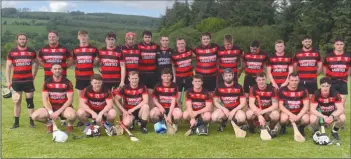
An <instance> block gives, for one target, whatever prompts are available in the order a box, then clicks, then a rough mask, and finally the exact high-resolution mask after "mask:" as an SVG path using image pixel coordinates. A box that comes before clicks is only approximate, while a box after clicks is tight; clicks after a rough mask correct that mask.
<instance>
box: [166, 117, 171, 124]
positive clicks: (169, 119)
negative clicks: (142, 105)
mask: <svg viewBox="0 0 351 159" xmlns="http://www.w3.org/2000/svg"><path fill="white" fill-rule="evenodd" d="M166 122H168V123H172V117H171V116H170V115H168V116H167V117H166Z"/></svg>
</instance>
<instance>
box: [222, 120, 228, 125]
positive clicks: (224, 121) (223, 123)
mask: <svg viewBox="0 0 351 159" xmlns="http://www.w3.org/2000/svg"><path fill="white" fill-rule="evenodd" d="M227 121H228V119H225V120H223V121H222V122H221V126H223V127H225V126H226V124H227Z"/></svg>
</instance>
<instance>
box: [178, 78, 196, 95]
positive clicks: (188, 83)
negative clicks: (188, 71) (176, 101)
mask: <svg viewBox="0 0 351 159" xmlns="http://www.w3.org/2000/svg"><path fill="white" fill-rule="evenodd" d="M192 81H193V78H192V77H177V78H176V85H177V86H178V91H179V92H181V91H182V89H183V88H184V91H186V90H188V89H189V88H191V87H193V84H192Z"/></svg>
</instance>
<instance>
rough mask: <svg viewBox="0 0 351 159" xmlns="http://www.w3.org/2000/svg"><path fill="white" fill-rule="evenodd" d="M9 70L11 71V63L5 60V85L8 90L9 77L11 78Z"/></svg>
mask: <svg viewBox="0 0 351 159" xmlns="http://www.w3.org/2000/svg"><path fill="white" fill-rule="evenodd" d="M11 69H12V61H11V60H7V61H6V70H5V72H6V76H5V78H6V83H7V87H8V88H10V87H11V86H10V85H11V84H10V83H11V81H10V77H11Z"/></svg>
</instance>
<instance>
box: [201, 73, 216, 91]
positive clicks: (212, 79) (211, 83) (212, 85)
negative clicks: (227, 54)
mask: <svg viewBox="0 0 351 159" xmlns="http://www.w3.org/2000/svg"><path fill="white" fill-rule="evenodd" d="M202 87H204V88H205V89H206V90H208V91H210V92H213V91H214V90H215V89H216V87H217V76H205V77H204V83H203V85H202Z"/></svg>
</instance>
